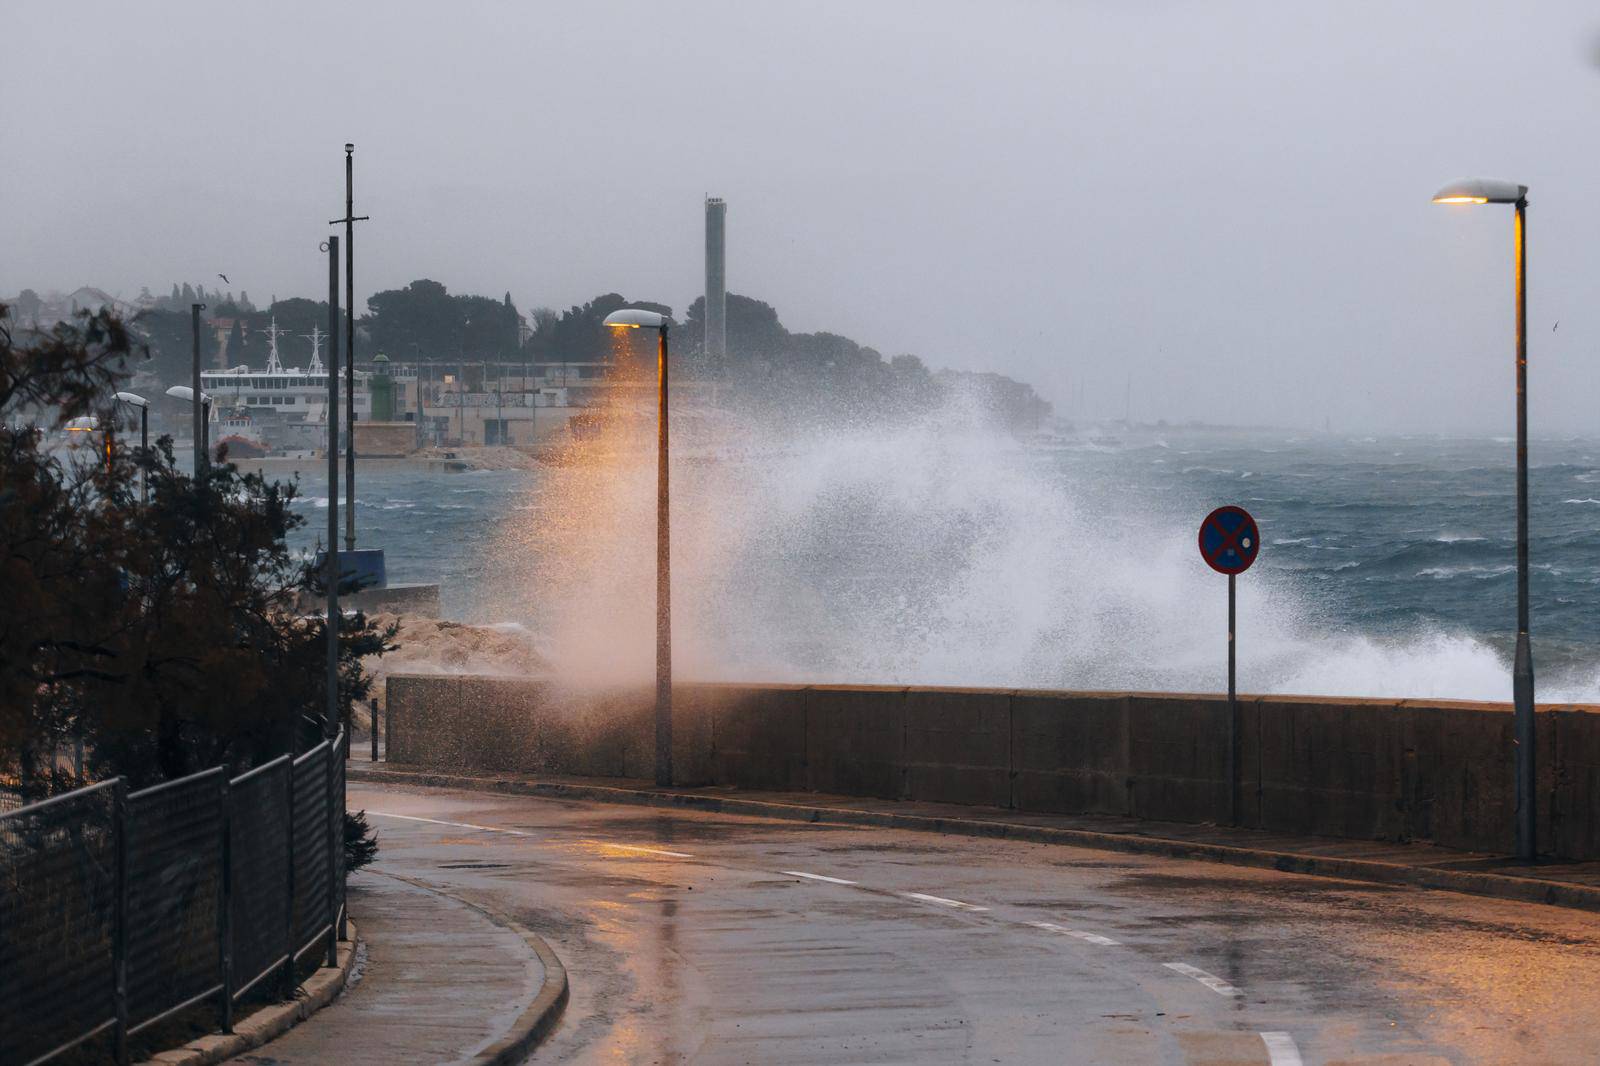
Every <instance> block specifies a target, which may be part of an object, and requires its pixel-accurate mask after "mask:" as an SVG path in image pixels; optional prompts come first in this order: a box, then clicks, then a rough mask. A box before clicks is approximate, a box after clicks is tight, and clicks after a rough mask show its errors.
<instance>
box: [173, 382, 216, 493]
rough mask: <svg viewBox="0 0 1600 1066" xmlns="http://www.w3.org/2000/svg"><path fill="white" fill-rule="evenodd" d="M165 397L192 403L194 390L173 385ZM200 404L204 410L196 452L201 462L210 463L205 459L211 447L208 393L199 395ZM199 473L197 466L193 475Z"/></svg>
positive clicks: (209, 399) (209, 400)
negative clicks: (174, 397) (173, 397)
mask: <svg viewBox="0 0 1600 1066" xmlns="http://www.w3.org/2000/svg"><path fill="white" fill-rule="evenodd" d="M167 395H168V396H176V397H177V398H178V399H180V400H187V401H189V402H190V403H194V389H192V388H190V387H189V386H187V385H174V386H172V388H170V389H168V390H167ZM200 403H201V405H202V406H203V407H204V408H205V410H204V411H203V412H202V413H201V418H200V439H199V440H198V441H196V444H198V446H199V447H198V449H197V451H198V453H199V455H200V456H201V461H202V462H210V460H209V459H207V458H205V456H206V453H207V449H208V448H209V447H210V445H211V394H210V393H209V392H202V393H201V394H200ZM199 472H200V468H199V466H196V467H195V473H196V474H198V473H199Z"/></svg>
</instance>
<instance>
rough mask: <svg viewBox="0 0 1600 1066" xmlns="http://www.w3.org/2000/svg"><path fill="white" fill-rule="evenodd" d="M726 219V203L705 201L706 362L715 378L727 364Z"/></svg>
mask: <svg viewBox="0 0 1600 1066" xmlns="http://www.w3.org/2000/svg"><path fill="white" fill-rule="evenodd" d="M727 217H728V204H727V201H726V200H723V199H721V198H720V197H714V196H708V197H706V358H707V361H708V362H709V363H710V364H711V367H712V368H713V372H715V373H718V374H720V373H722V372H724V371H725V370H726V369H727V361H728V272H727V260H726V258H725V255H726V240H725V237H726V228H727Z"/></svg>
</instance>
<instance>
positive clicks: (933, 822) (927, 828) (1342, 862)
mask: <svg viewBox="0 0 1600 1066" xmlns="http://www.w3.org/2000/svg"><path fill="white" fill-rule="evenodd" d="M347 777H348V779H349V780H351V781H367V782H371V783H374V784H378V783H385V784H412V785H425V786H429V787H433V788H455V789H468V790H472V791H477V792H500V793H509V794H512V795H521V796H538V797H543V798H546V799H568V800H590V801H593V802H597V803H620V804H631V805H633V806H643V807H682V808H687V809H690V810H699V811H711V812H716V813H723V814H748V815H755V816H758V817H762V818H783V819H788V820H791V821H804V822H828V823H832V824H837V825H857V826H871V827H874V828H882V829H914V830H918V831H922V832H935V833H950V834H955V835H959V836H970V837H982V838H987V839H999V840H1022V841H1027V842H1029V843H1035V844H1066V845H1070V846H1074V847H1088V848H1100V849H1104V850H1108V851H1123V852H1131V853H1133V854H1136V855H1156V856H1161V857H1163V858H1172V859H1195V860H1200V861H1204V862H1217V863H1224V864H1227V865H1230V866H1250V867H1256V868H1258V869H1268V870H1278V871H1281V872H1283V873H1297V874H1310V875H1313V876H1316V877H1337V878H1342V879H1344V880H1349V881H1370V882H1375V883H1378V884H1386V885H1411V886H1414V887H1417V888H1431V889H1440V890H1443V891H1446V892H1461V893H1465V894H1468V895H1473V896H1489V897H1493V898H1495V899H1507V900H1515V901H1517V902H1522V903H1546V904H1550V905H1552V906H1557V907H1568V908H1573V909H1576V910H1588V911H1600V887H1591V886H1589V885H1578V884H1572V883H1570V882H1562V881H1545V880H1540V879H1537V878H1532V877H1513V876H1510V875H1507V874H1492V873H1479V872H1474V871H1466V870H1447V869H1441V868H1439V867H1432V866H1408V865H1405V864H1403V863H1393V862H1381V861H1378V860H1375V859H1350V858H1340V857H1337V856H1324V855H1307V854H1304V853H1300V852H1290V851H1269V850H1266V849H1261V848H1244V847H1236V846H1234V845H1231V844H1208V843H1203V842H1201V841H1194V840H1173V839H1170V838H1165V837H1152V836H1143V835H1134V834H1131V833H1101V832H1096V831H1094V830H1092V829H1065V828H1059V827H1054V826H1040V825H1027V824H1024V823H1019V822H1002V821H995V820H993V819H985V818H940V817H934V816H930V815H921V814H897V813H894V812H892V811H867V810H856V809H851V808H846V807H823V806H808V805H804V804H795V803H776V802H773V801H771V800H753V799H739V798H736V797H725V796H707V795H704V794H701V793H685V792H668V791H661V790H650V789H631V788H613V787H608V786H605V785H580V784H573V783H569V782H561V781H518V780H514V779H508V778H484V777H466V776H462V775H458V774H440V773H429V772H413V771H406V770H371V769H364V768H362V769H358V768H357V767H355V766H352V767H350V768H349V770H348V771H347Z"/></svg>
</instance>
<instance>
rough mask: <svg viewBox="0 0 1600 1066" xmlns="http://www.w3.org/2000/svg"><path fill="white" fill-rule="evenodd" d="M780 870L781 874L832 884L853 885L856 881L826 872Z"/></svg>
mask: <svg viewBox="0 0 1600 1066" xmlns="http://www.w3.org/2000/svg"><path fill="white" fill-rule="evenodd" d="M778 872H779V873H780V874H788V875H789V876H790V877H803V878H805V879H806V880H807V881H826V882H828V884H830V885H853V884H855V882H854V881H846V880H845V879H844V878H842V877H829V876H827V875H826V874H808V873H805V872H804V871H802V870H779V871H778Z"/></svg>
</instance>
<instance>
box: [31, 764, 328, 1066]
mask: <svg viewBox="0 0 1600 1066" xmlns="http://www.w3.org/2000/svg"><path fill="white" fill-rule="evenodd" d="M343 756H344V735H343V733H341V734H340V735H339V736H338V737H336V738H334V739H332V740H324V741H323V742H322V743H321V744H318V745H317V746H316V747H314V748H312V749H311V750H310V751H308V752H306V753H305V754H303V755H301V756H299V757H298V758H294V759H291V758H290V757H289V756H287V755H285V756H282V757H280V758H278V759H275V760H273V761H272V762H269V763H266V764H264V765H262V766H259V767H256V768H255V769H253V770H251V771H250V772H249V773H246V774H242V775H241V776H239V777H236V778H233V779H231V780H230V779H229V778H228V777H227V774H226V772H225V771H224V770H223V768H221V767H217V768H215V769H212V770H207V771H205V772H203V773H198V774H194V775H192V776H190V777H185V778H180V779H178V780H176V781H168V782H165V783H163V784H160V785H156V786H154V787H152V788H147V789H143V790H141V791H138V792H129V791H128V789H127V785H126V782H124V781H123V780H122V779H121V778H117V779H114V780H111V781H106V782H104V783H101V784H98V785H93V786H91V787H88V788H82V789H78V790H77V791H74V792H68V793H65V794H63V795H60V796H56V797H53V798H51V799H48V800H45V801H44V802H42V803H34V804H30V805H28V806H25V807H21V808H18V809H14V810H9V811H8V810H5V809H4V808H0V1063H3V1064H6V1066H11V1064H19V1066H34V1064H37V1063H44V1062H48V1061H49V1060H51V1059H52V1058H55V1057H56V1056H58V1055H60V1054H62V1053H63V1052H66V1051H68V1050H70V1049H72V1048H74V1047H77V1046H78V1045H80V1044H82V1043H83V1042H84V1041H87V1040H90V1039H93V1038H95V1037H97V1036H101V1035H102V1034H106V1033H108V1032H109V1033H110V1034H111V1037H112V1041H111V1042H112V1046H113V1048H114V1050H115V1056H116V1060H117V1061H118V1062H119V1063H125V1062H126V1061H127V1053H128V1037H129V1036H130V1035H132V1034H134V1033H137V1032H139V1031H140V1030H141V1029H144V1028H146V1027H148V1026H151V1025H155V1024H156V1023H158V1022H161V1021H164V1020H165V1019H168V1018H171V1017H172V1016H174V1015H176V1014H179V1013H182V1012H183V1011H185V1010H188V1009H189V1008H192V1007H195V1006H198V1005H200V1004H202V1003H205V1002H207V1001H208V1000H210V1001H214V1002H215V1004H216V1008H217V1013H218V1016H219V1021H220V1024H221V1027H222V1030H223V1031H224V1032H231V1031H232V1028H233V1010H234V1006H235V1004H237V1003H238V1001H239V999H240V998H241V997H242V996H244V995H246V994H247V993H249V992H250V991H252V990H253V989H255V988H257V987H258V986H260V985H262V984H263V983H265V982H268V981H271V980H273V979H276V980H277V981H278V982H279V991H280V992H281V993H282V994H284V995H286V996H287V995H291V994H292V993H293V990H294V987H295V976H294V975H295V966H296V965H297V963H298V962H299V961H300V960H302V959H304V958H306V957H308V956H309V955H311V954H312V953H313V952H325V953H326V957H327V961H328V962H329V963H330V964H331V963H332V962H333V961H334V955H335V951H336V941H337V939H338V937H339V936H340V934H341V933H342V927H343V924H344V757H343Z"/></svg>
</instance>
